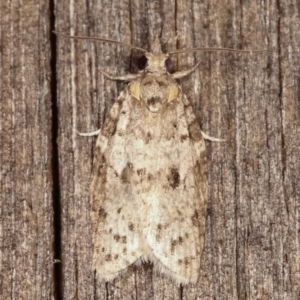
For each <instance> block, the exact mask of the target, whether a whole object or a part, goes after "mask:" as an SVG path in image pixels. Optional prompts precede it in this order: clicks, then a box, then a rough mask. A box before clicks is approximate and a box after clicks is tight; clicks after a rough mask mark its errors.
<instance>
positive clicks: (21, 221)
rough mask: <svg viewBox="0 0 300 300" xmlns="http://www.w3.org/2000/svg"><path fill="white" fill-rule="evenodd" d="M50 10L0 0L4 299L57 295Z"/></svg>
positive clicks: (0, 286) (0, 273)
mask: <svg viewBox="0 0 300 300" xmlns="http://www.w3.org/2000/svg"><path fill="white" fill-rule="evenodd" d="M48 12H49V7H48V5H46V4H43V3H38V2H37V1H27V2H26V5H23V4H21V3H20V2H18V1H7V2H6V1H1V9H0V20H1V27H0V28H1V29H0V30H1V34H0V39H1V47H0V49H1V56H0V65H1V67H0V78H1V79H0V93H1V99H0V145H1V147H0V159H1V162H0V168H1V171H0V189H1V191H0V194H1V196H0V197H1V198H0V199H1V200H0V201H1V204H0V205H1V211H0V220H1V221H0V236H1V238H0V299H51V298H52V296H53V295H54V289H53V288H54V280H53V262H54V258H55V257H54V252H53V228H54V226H53V205H54V202H55V199H54V195H55V194H54V193H53V170H54V169H55V167H53V143H52V128H53V125H52V124H53V120H52V108H51V105H52V92H51V76H52V75H51V69H50V58H51V50H50V49H51V44H50V27H49V15H48Z"/></svg>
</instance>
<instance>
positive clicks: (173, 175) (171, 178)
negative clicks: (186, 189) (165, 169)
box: [167, 168, 180, 189]
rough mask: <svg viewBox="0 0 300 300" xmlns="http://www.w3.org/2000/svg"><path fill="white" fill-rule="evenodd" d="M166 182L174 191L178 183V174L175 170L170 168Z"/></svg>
mask: <svg viewBox="0 0 300 300" xmlns="http://www.w3.org/2000/svg"><path fill="white" fill-rule="evenodd" d="M167 179H168V182H169V184H170V186H171V187H172V188H173V189H175V188H177V187H178V186H179V183H180V175H179V173H178V169H177V168H170V172H169V174H168V175H167Z"/></svg>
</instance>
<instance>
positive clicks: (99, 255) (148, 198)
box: [70, 36, 245, 284]
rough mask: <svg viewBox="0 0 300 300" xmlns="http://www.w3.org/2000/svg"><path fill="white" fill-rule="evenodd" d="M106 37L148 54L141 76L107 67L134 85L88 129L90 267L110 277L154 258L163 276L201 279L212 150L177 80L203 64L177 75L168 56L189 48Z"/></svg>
mask: <svg viewBox="0 0 300 300" xmlns="http://www.w3.org/2000/svg"><path fill="white" fill-rule="evenodd" d="M70 37H71V38H89V39H98V38H90V37H75V36H74V37H72V36H70ZM100 40H102V41H106V42H112V43H117V44H121V45H124V46H128V47H131V48H134V49H137V50H139V51H141V52H142V53H143V56H142V57H141V58H140V59H139V62H138V65H139V68H140V72H139V73H138V74H128V75H125V76H111V75H108V74H106V73H104V72H103V74H104V75H105V76H107V77H109V78H110V79H112V80H125V81H129V84H128V85H127V87H126V88H125V89H124V90H123V91H122V92H121V93H120V95H119V97H118V99H117V100H116V102H115V103H114V105H113V106H112V108H111V110H110V112H109V114H108V115H107V117H106V119H105V122H104V124H103V127H102V128H101V130H99V131H97V132H94V133H91V134H87V135H93V134H98V138H97V142H96V147H95V158H94V171H93V172H94V173H93V180H92V184H91V220H92V230H93V238H92V239H93V265H92V269H93V270H96V272H97V274H98V276H99V279H100V280H102V281H111V280H113V279H114V278H116V277H117V276H119V275H120V274H121V273H122V272H124V271H126V270H127V268H128V266H130V265H132V264H137V265H139V264H141V263H143V262H152V264H153V268H154V270H155V271H156V272H157V273H159V274H164V275H165V276H167V277H169V278H170V279H172V280H173V281H175V282H176V283H178V284H189V283H195V282H197V280H198V276H199V270H200V262H201V254H202V250H203V245H204V233H205V219H206V208H207V191H208V183H207V163H206V150H205V142H204V138H203V134H202V132H201V130H200V126H199V124H198V122H197V120H196V116H195V114H194V112H193V109H192V106H191V104H190V103H189V101H188V99H187V97H186V96H185V94H184V93H183V92H182V90H181V87H180V85H179V84H178V82H177V81H176V79H179V78H182V77H184V76H187V75H189V74H191V73H192V72H193V71H194V70H195V69H196V68H197V67H198V65H199V64H196V65H195V66H194V67H192V68H190V69H188V70H185V71H179V72H175V73H172V61H171V58H170V55H171V54H175V53H180V52H185V51H184V50H183V51H175V52H171V53H162V51H161V48H160V44H159V39H158V38H156V39H155V40H154V42H153V45H152V48H153V49H154V50H153V51H152V52H148V51H146V50H144V49H141V48H138V47H134V46H131V45H129V44H125V43H121V42H117V41H113V40H108V39H100ZM198 50H199V48H196V49H190V50H188V51H198ZM200 50H203V48H202V49H200ZM204 50H209V49H204ZM210 50H211V49H210ZM213 50H215V49H213ZM227 50H230V49H227ZM241 52H245V51H241Z"/></svg>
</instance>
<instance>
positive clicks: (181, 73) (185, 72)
mask: <svg viewBox="0 0 300 300" xmlns="http://www.w3.org/2000/svg"><path fill="white" fill-rule="evenodd" d="M199 65H200V61H199V62H198V63H197V64H195V65H194V66H193V67H192V68H190V69H187V70H183V71H178V72H175V73H173V74H172V77H173V78H174V79H179V78H182V77H184V76H187V75H190V74H191V73H193V72H194V71H195V70H196V69H197V68H198V66H199Z"/></svg>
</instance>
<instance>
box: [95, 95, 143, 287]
mask: <svg viewBox="0 0 300 300" xmlns="http://www.w3.org/2000/svg"><path fill="white" fill-rule="evenodd" d="M130 98H131V96H130V95H129V94H128V92H127V91H125V92H122V93H121V94H120V96H119V98H118V100H117V101H116V103H115V104H114V105H113V107H112V109H111V111H110V112H109V114H108V116H107V118H106V120H105V122H104V125H103V128H102V129H101V132H100V134H99V136H98V139H97V143H96V149H95V153H96V156H95V162H94V177H93V181H92V185H91V208H92V209H91V219H92V228H93V247H94V252H93V270H95V269H96V270H97V273H98V275H99V277H100V279H101V280H105V281H107V280H111V279H113V278H114V277H116V276H117V275H118V274H119V272H120V271H121V270H123V269H125V268H126V267H128V266H129V265H130V264H132V263H133V262H134V261H136V260H137V259H138V258H139V257H140V256H141V254H142V253H141V251H140V250H139V249H138V246H139V244H138V242H139V236H138V234H137V233H136V232H139V231H140V230H139V224H140V220H139V215H138V214H136V213H135V212H137V211H138V207H137V202H136V199H135V198H134V195H133V194H132V191H131V186H130V184H129V182H127V179H126V177H127V174H126V172H129V173H130V162H129V160H128V153H127V151H126V140H125V139H124V138H123V135H122V132H123V131H124V129H125V128H126V126H127V125H126V123H127V121H128V120H127V118H128V116H129V114H130V112H129V111H128V103H129V102H130Z"/></svg>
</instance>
